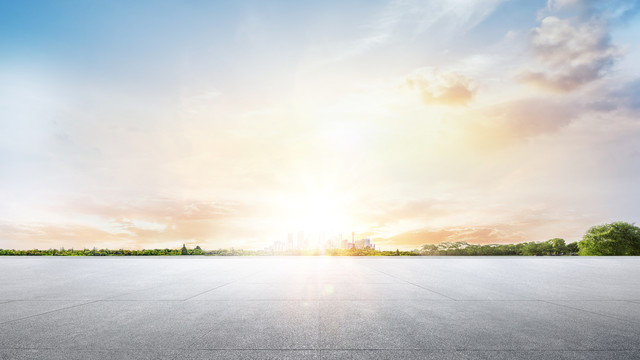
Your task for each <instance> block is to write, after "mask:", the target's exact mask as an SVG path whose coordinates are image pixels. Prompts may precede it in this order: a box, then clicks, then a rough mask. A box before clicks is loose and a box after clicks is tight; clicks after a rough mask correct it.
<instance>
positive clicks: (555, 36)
mask: <svg viewBox="0 0 640 360" xmlns="http://www.w3.org/2000/svg"><path fill="white" fill-rule="evenodd" d="M529 46H530V50H531V52H532V53H533V55H534V58H535V60H536V61H537V64H536V66H534V67H533V68H530V69H527V70H525V71H524V72H523V73H521V74H520V76H519V79H520V80H521V81H522V82H525V83H529V84H533V85H536V86H539V87H541V88H544V89H547V90H551V91H555V92H569V91H573V90H576V89H579V88H580V87H582V86H583V85H585V84H587V83H590V82H592V81H595V80H597V79H599V78H601V77H602V76H604V75H605V74H606V73H607V72H608V71H609V70H610V68H611V67H612V65H613V64H614V62H615V60H616V59H617V58H618V57H619V56H620V50H619V49H618V48H617V47H616V46H615V45H613V44H612V43H611V39H610V37H609V34H608V32H607V29H606V26H605V24H604V23H602V22H599V21H595V20H591V21H589V22H586V23H583V24H580V25H577V26H574V25H573V24H572V22H571V20H568V19H559V18H557V17H555V16H548V17H546V18H544V19H543V20H542V24H541V25H540V27H538V28H535V29H533V31H532V32H531V37H530V40H529Z"/></svg>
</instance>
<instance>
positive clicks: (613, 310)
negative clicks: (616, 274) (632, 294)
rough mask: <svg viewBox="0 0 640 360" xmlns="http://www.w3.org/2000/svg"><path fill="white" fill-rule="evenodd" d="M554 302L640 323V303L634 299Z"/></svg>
mask: <svg viewBox="0 0 640 360" xmlns="http://www.w3.org/2000/svg"><path fill="white" fill-rule="evenodd" d="M549 302H550V303H553V304H558V305H562V306H567V307H570V308H574V309H579V310H583V311H586V312H589V313H594V314H600V315H605V316H610V317H613V318H616V319H620V320H625V321H632V322H636V323H639V324H640V303H636V302H633V301H624V300H623V301H615V300H607V301H600V300H591V301H560V300H553V301H549Z"/></svg>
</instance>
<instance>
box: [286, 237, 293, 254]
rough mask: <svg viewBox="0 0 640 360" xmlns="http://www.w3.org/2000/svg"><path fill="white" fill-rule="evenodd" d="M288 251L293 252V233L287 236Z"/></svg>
mask: <svg viewBox="0 0 640 360" xmlns="http://www.w3.org/2000/svg"><path fill="white" fill-rule="evenodd" d="M286 250H293V233H289V234H288V235H287V245H286Z"/></svg>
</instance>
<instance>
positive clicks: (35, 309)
mask: <svg viewBox="0 0 640 360" xmlns="http://www.w3.org/2000/svg"><path fill="white" fill-rule="evenodd" d="M87 302H88V301H60V300H54V301H37V300H34V301H10V302H4V303H2V304H0V325H1V324H3V323H6V322H10V321H16V320H18V319H24V318H28V317H32V316H37V315H41V314H47V313H51V312H53V311H60V310H62V309H66V308H70V307H74V306H78V305H82V304H86V303H87Z"/></svg>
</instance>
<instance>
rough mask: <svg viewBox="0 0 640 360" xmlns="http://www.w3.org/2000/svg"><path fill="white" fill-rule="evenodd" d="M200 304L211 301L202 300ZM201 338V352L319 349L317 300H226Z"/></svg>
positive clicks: (197, 344)
mask: <svg viewBox="0 0 640 360" xmlns="http://www.w3.org/2000/svg"><path fill="white" fill-rule="evenodd" d="M199 303H202V304H208V303H211V302H206V301H202V302H199ZM215 304H216V305H217V306H218V307H221V308H224V312H222V313H221V314H219V316H218V317H217V318H216V319H215V323H212V324H211V326H210V327H209V329H208V330H207V331H206V332H205V333H204V335H202V336H200V337H198V339H197V340H196V341H195V342H194V343H193V344H192V345H191V347H193V348H200V349H318V348H319V344H320V333H319V303H318V302H317V301H227V302H215Z"/></svg>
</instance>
